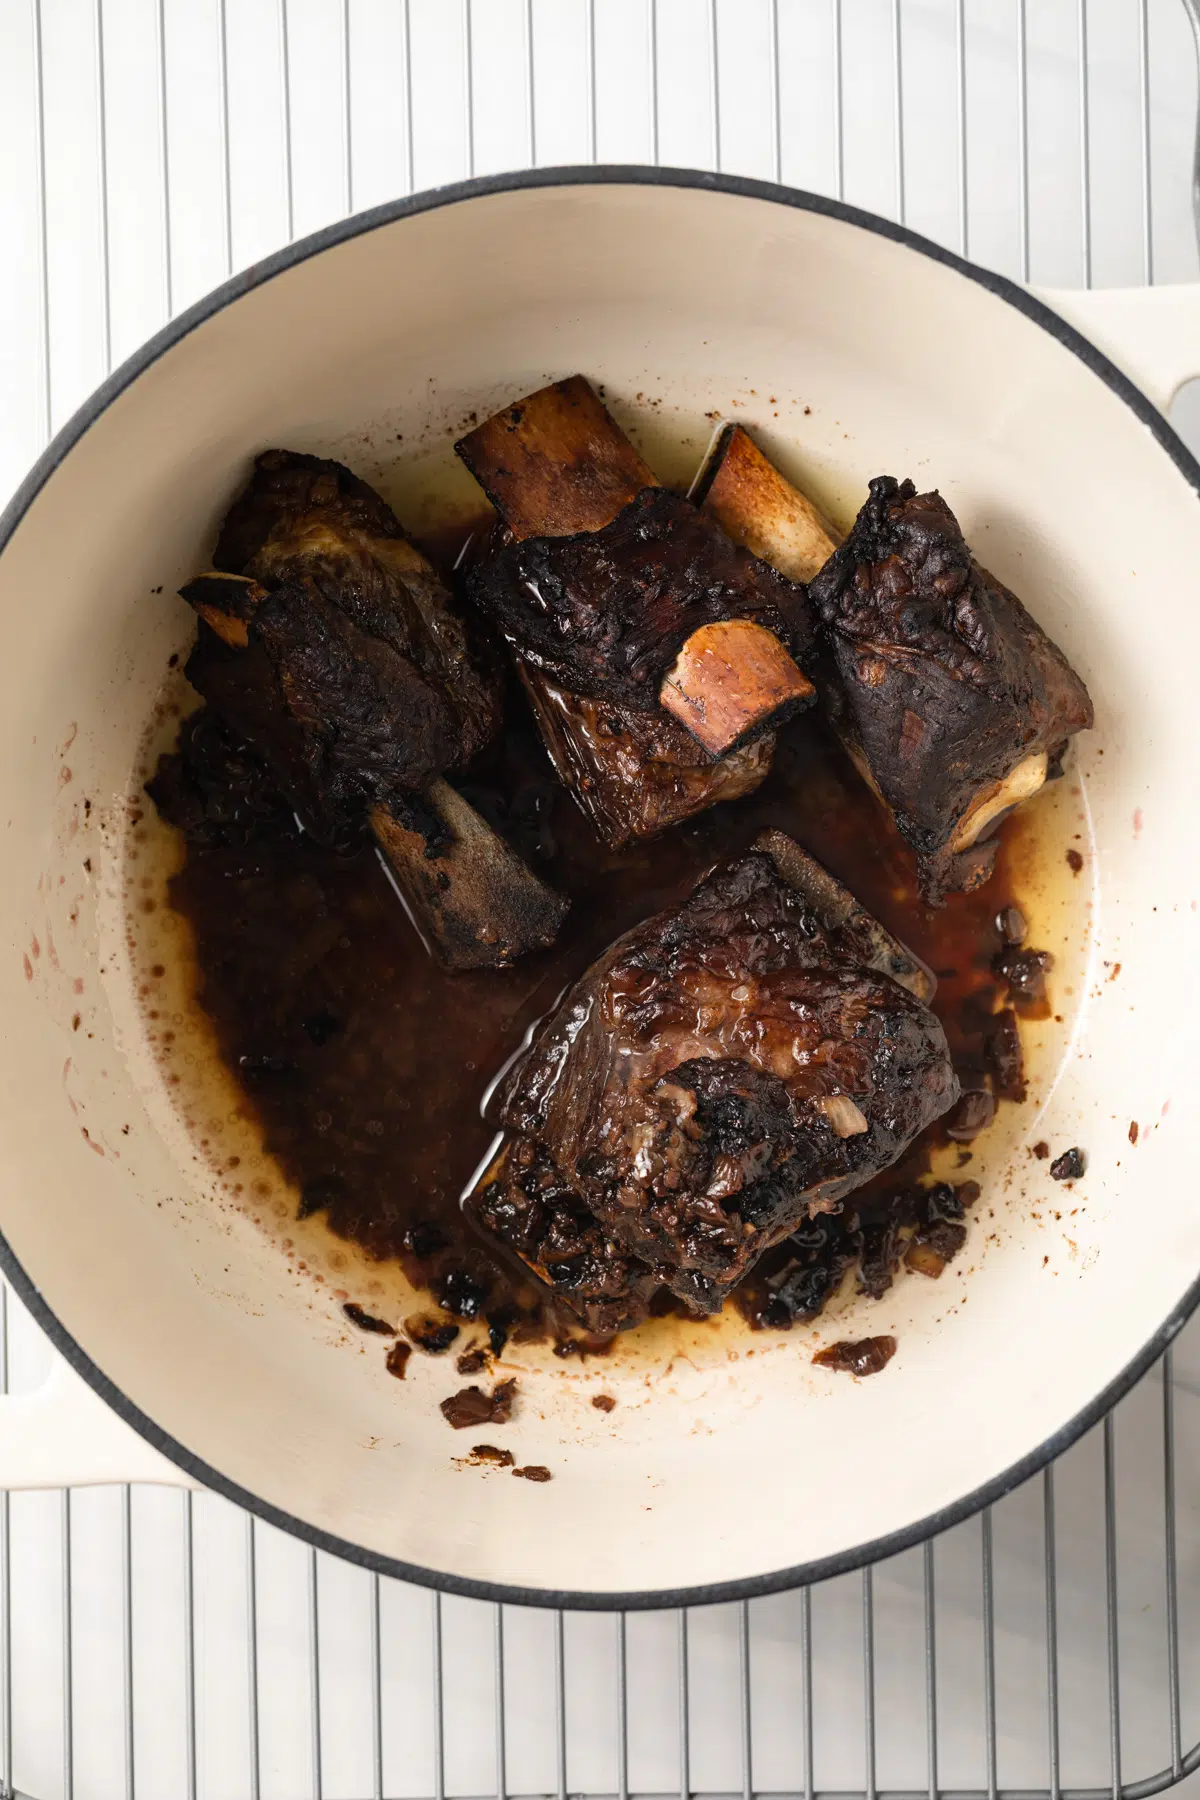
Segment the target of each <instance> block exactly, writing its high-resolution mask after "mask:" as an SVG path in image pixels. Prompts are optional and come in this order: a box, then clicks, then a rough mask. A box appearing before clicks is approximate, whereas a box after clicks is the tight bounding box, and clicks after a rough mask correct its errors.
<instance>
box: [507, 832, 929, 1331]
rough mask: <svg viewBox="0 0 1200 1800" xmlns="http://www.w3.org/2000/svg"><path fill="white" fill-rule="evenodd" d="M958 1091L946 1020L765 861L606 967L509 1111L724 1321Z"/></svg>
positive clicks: (739, 865)
mask: <svg viewBox="0 0 1200 1800" xmlns="http://www.w3.org/2000/svg"><path fill="white" fill-rule="evenodd" d="M957 1097H958V1083H957V1080H956V1079H955V1076H954V1073H953V1070H952V1068H951V1066H950V1059H949V1053H948V1051H947V1047H946V1040H945V1037H944V1035H943V1033H942V1028H941V1026H940V1024H939V1023H938V1021H937V1019H936V1018H935V1017H934V1015H933V1014H932V1013H931V1012H930V1011H929V1010H928V1008H927V1007H926V1006H924V1005H923V1004H922V1003H921V1001H920V1000H918V999H917V998H916V996H915V995H914V994H912V993H911V992H909V991H908V990H907V989H906V988H904V987H902V986H900V985H899V984H898V983H897V982H896V981H894V980H893V979H892V978H891V977H890V976H889V975H886V974H882V973H880V972H878V971H877V970H874V969H871V968H868V967H865V966H864V965H863V963H862V962H861V961H859V960H857V954H856V953H855V954H850V953H847V951H846V950H845V949H840V948H839V947H838V945H837V943H836V942H835V934H833V933H831V932H829V931H827V930H826V929H825V928H824V927H823V926H822V924H821V921H820V919H819V917H818V915H817V913H816V911H815V910H814V908H813V906H812V904H811V903H810V902H809V901H808V900H806V899H805V898H804V896H803V895H802V894H801V893H800V892H798V891H797V889H796V888H794V887H793V886H792V885H791V884H790V883H789V882H788V880H787V879H786V878H785V876H784V875H782V874H781V872H780V869H779V867H778V866H777V863H776V860H775V859H774V858H773V856H772V855H770V854H767V853H766V852H765V851H761V850H760V851H752V852H751V853H749V854H748V855H746V856H744V857H742V858H740V859H738V860H737V861H735V862H732V863H729V864H726V865H723V866H721V867H720V868H718V869H717V870H715V871H714V872H713V873H712V874H711V875H709V876H707V877H706V878H705V879H704V880H703V881H702V882H701V883H700V884H699V886H698V887H697V888H696V889H695V890H694V892H693V893H692V895H691V897H690V898H689V899H688V900H687V901H686V902H685V903H684V904H683V905H682V906H680V907H677V908H676V909H674V910H673V911H670V912H666V913H661V914H659V915H658V916H657V917H655V918H652V919H650V920H648V921H647V922H646V923H645V924H643V925H640V926H638V927H636V928H635V929H634V930H633V931H631V932H629V933H627V934H626V935H625V936H624V937H623V938H621V939H619V940H618V941H617V942H616V943H615V944H614V945H613V946H612V947H611V948H610V949H609V950H608V951H607V952H606V953H605V955H604V956H602V957H601V958H600V959H599V961H598V962H597V963H596V964H594V965H593V967H592V968H591V969H590V970H589V971H588V973H587V974H586V975H585V976H584V977H583V978H582V979H581V980H580V981H579V982H577V983H576V984H575V986H574V987H573V988H572V989H570V990H569V991H568V993H567V995H566V996H565V998H564V999H563V1001H562V1002H561V1003H560V1005H559V1007H558V1008H557V1010H556V1011H555V1012H554V1014H553V1015H551V1017H550V1018H549V1019H548V1020H547V1021H546V1022H545V1023H544V1024H543V1026H542V1027H541V1029H540V1031H539V1032H538V1033H537V1035H536V1036H535V1038H534V1040H533V1042H532V1044H531V1046H530V1048H529V1050H528V1051H527V1053H526V1054H525V1055H524V1057H523V1058H522V1059H521V1061H520V1062H519V1063H518V1064H517V1065H516V1066H515V1067H514V1069H513V1070H512V1071H511V1073H510V1074H509V1076H508V1077H507V1079H506V1081H505V1083H504V1085H503V1087H502V1089H501V1093H500V1118H501V1122H502V1123H503V1124H504V1125H505V1126H506V1127H507V1129H508V1130H509V1131H510V1132H511V1133H512V1134H514V1136H515V1138H516V1139H517V1140H518V1142H523V1143H526V1144H528V1145H531V1146H532V1149H531V1150H523V1151H522V1152H521V1154H522V1155H529V1156H531V1157H532V1158H533V1160H534V1162H535V1163H536V1161H537V1159H538V1158H539V1157H543V1156H544V1157H545V1158H548V1160H549V1163H550V1164H552V1165H553V1168H554V1170H555V1171H556V1174H557V1176H558V1177H559V1178H561V1179H562V1181H563V1182H564V1184H565V1186H566V1188H567V1189H569V1190H570V1192H571V1193H572V1194H573V1195H578V1197H579V1200H580V1201H581V1202H582V1204H583V1205H584V1206H585V1207H586V1209H587V1211H588V1212H589V1213H590V1214H591V1216H592V1217H593V1218H594V1219H596V1220H597V1221H599V1223H600V1224H601V1225H602V1226H603V1227H604V1229H605V1231H606V1232H607V1233H608V1234H610V1235H611V1237H612V1238H613V1239H614V1240H615V1241H616V1242H618V1243H620V1244H621V1245H623V1246H624V1247H625V1249H626V1250H628V1251H629V1252H631V1253H632V1254H633V1255H634V1256H635V1257H637V1258H638V1259H639V1260H640V1261H641V1262H643V1263H645V1264H647V1265H648V1266H649V1267H651V1268H661V1269H662V1270H663V1272H664V1273H665V1276H666V1279H667V1280H668V1282H669V1284H670V1286H671V1287H672V1288H673V1290H674V1291H675V1292H676V1293H677V1294H678V1295H679V1296H680V1297H681V1298H683V1299H685V1300H686V1301H687V1302H688V1304H689V1305H690V1306H692V1307H693V1308H694V1309H695V1310H697V1311H712V1310H715V1309H716V1308H717V1307H718V1306H719V1305H720V1304H721V1302H722V1301H723V1299H724V1298H725V1296H726V1294H727V1293H728V1292H729V1289H730V1288H731V1287H732V1285H733V1284H734V1283H735V1282H736V1281H737V1280H739V1279H740V1277H741V1276H742V1275H743V1274H744V1273H745V1272H746V1270H747V1269H748V1268H749V1267H750V1266H751V1264H752V1263H753V1262H754V1260H755V1258H756V1257H757V1256H758V1255H759V1254H760V1253H761V1251H762V1250H764V1249H765V1248H766V1247H767V1246H768V1245H770V1244H771V1243H773V1242H775V1241H776V1240H778V1239H779V1238H780V1237H782V1236H784V1235H786V1234H787V1233H788V1232H789V1231H791V1230H792V1229H794V1228H795V1226H796V1225H797V1223H798V1222H799V1221H800V1220H802V1219H804V1218H806V1217H808V1216H810V1215H811V1214H813V1213H816V1212H820V1211H825V1210H829V1209H832V1208H836V1207H837V1206H838V1205H839V1203H840V1202H841V1200H842V1198H843V1197H844V1196H845V1195H846V1194H847V1193H849V1192H850V1191H851V1190H852V1189H854V1188H855V1187H857V1186H859V1185H860V1184H861V1183H862V1182H864V1181H866V1180H867V1179H868V1177H870V1176H871V1175H873V1174H875V1173H876V1172H877V1171H878V1170H880V1169H883V1168H885V1167H887V1166H888V1165H889V1164H890V1163H891V1162H893V1161H894V1160H895V1159H896V1158H897V1157H898V1156H899V1155H900V1154H901V1153H902V1152H903V1151H904V1149H905V1148H906V1147H907V1146H908V1144H909V1143H910V1142H911V1141H912V1139H913V1138H914V1137H915V1136H916V1134H917V1133H918V1132H919V1131H921V1130H922V1129H923V1128H924V1127H925V1126H926V1125H927V1124H929V1122H930V1121H931V1120H932V1119H934V1118H936V1117H937V1116H938V1115H939V1114H941V1113H942V1112H944V1111H945V1110H946V1109H947V1108H948V1107H949V1106H950V1105H952V1104H953V1102H954V1101H955V1100H956V1099H957Z"/></svg>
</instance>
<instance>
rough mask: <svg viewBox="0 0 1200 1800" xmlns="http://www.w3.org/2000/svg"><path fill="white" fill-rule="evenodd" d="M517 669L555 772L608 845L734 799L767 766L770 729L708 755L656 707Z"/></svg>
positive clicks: (656, 830) (651, 833)
mask: <svg viewBox="0 0 1200 1800" xmlns="http://www.w3.org/2000/svg"><path fill="white" fill-rule="evenodd" d="M520 674H521V679H522V681H523V683H524V685H525V690H526V692H527V693H528V695H529V703H530V705H531V707H532V708H533V714H534V717H535V719H536V720H537V723H538V727H539V729H540V731H541V734H542V741H543V742H544V743H545V746H546V750H547V753H548V754H549V757H550V760H551V762H552V763H553V764H554V768H555V771H556V772H557V774H558V776H559V779H560V780H561V781H562V783H563V785H564V787H566V788H567V789H568V790H569V791H570V792H571V793H572V794H573V795H574V797H575V801H576V803H577V805H578V806H579V808H580V809H581V811H582V812H583V813H584V814H585V815H586V817H587V818H588V819H590V820H591V822H592V824H593V825H594V826H595V828H596V830H597V831H598V832H599V833H600V836H601V837H602V838H603V839H604V841H605V843H606V844H608V845H609V846H610V848H611V849H614V850H619V849H620V848H621V847H622V846H623V845H624V844H627V843H628V842H629V841H630V839H631V838H650V837H657V836H658V834H659V833H660V832H663V831H666V830H668V829H669V828H670V826H672V825H678V824H680V823H681V822H682V821H683V820H684V819H690V818H692V817H694V815H695V814H696V813H700V812H705V811H707V809H708V808H709V807H710V806H715V805H716V804H717V803H718V801H722V800H740V799H741V798H742V797H743V796H744V795H746V794H752V793H753V792H754V790H755V788H757V787H759V786H761V784H762V782H763V781H764V780H765V779H766V777H767V775H768V774H769V773H770V770H771V757H772V755H773V753H774V750H775V738H774V735H773V734H771V733H768V734H767V735H766V736H765V737H758V738H755V739H754V741H753V743H751V744H744V745H743V746H742V748H741V749H740V750H732V751H730V752H729V753H728V754H727V755H725V756H721V757H718V758H717V759H716V760H715V761H714V760H713V759H712V758H711V757H710V756H709V755H708V753H707V751H705V750H702V749H701V747H700V745H699V744H698V743H697V741H696V739H695V738H694V737H693V736H692V734H691V732H689V731H685V729H684V727H683V726H682V725H680V724H679V723H678V721H677V720H675V719H673V718H671V717H670V715H669V714H668V713H665V712H663V711H662V710H661V708H660V709H659V710H657V711H655V712H639V711H635V710H634V709H633V708H632V707H629V706H625V705H623V704H621V703H619V702H615V701H611V700H588V699H584V698H583V697H582V696H580V695H578V694H570V693H568V692H567V691H566V690H565V689H564V688H561V687H559V686H558V685H557V684H556V683H555V682H552V681H551V680H550V679H549V677H548V676H546V675H543V674H542V673H541V672H540V671H539V670H536V669H521V671H520Z"/></svg>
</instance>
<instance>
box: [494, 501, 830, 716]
mask: <svg viewBox="0 0 1200 1800" xmlns="http://www.w3.org/2000/svg"><path fill="white" fill-rule="evenodd" d="M468 590H469V592H470V594H471V597H472V599H473V601H474V602H475V604H476V605H477V606H478V607H479V609H480V611H481V612H483V613H484V614H485V615H486V616H487V617H489V618H491V619H493V620H494V621H495V623H496V624H497V626H498V627H499V628H500V630H501V631H502V632H503V633H504V635H505V637H506V638H507V639H508V641H509V643H510V644H511V645H512V647H513V649H514V651H515V652H516V654H517V655H518V657H520V658H521V659H522V660H523V661H524V662H526V663H528V664H530V665H531V666H532V667H533V668H535V669H539V670H541V671H542V672H543V673H545V674H546V675H548V676H549V677H550V678H551V680H553V681H555V682H558V683H560V684H561V685H562V686H563V687H564V688H566V689H567V690H568V691H569V692H570V693H572V694H578V695H583V696H586V697H589V698H594V699H603V700H611V701H614V702H618V703H620V704H621V705H624V706H627V707H630V708H632V709H634V710H635V711H639V712H649V711H652V710H654V709H656V708H657V707H658V704H659V690H660V687H661V685H662V682H663V679H664V677H665V676H666V674H667V672H668V671H669V670H670V669H671V667H672V665H673V664H674V662H675V660H676V658H677V657H678V655H679V652H680V650H681V649H682V647H683V645H684V643H685V642H686V640H687V639H688V638H689V637H690V636H691V635H692V634H693V633H694V632H696V631H697V630H699V629H700V628H701V627H702V626H704V625H708V624H712V623H714V622H717V621H722V620H729V619H751V620H753V621H755V622H756V623H758V624H760V625H762V626H764V627H765V628H766V629H767V630H769V631H770V632H772V633H773V634H774V635H775V636H776V637H778V638H779V639H780V641H781V642H783V643H784V644H785V645H786V646H787V648H788V649H789V650H790V651H791V652H792V654H793V656H796V657H797V658H801V657H803V655H804V654H805V653H806V652H807V650H808V648H809V646H810V642H811V633H810V630H809V626H808V615H807V611H806V609H805V607H804V601H803V594H802V591H801V590H800V589H799V588H797V587H795V586H794V585H793V584H792V583H791V582H789V581H786V580H785V579H784V578H783V576H781V575H779V574H777V573H776V572H775V570H773V569H769V568H768V567H767V565H766V564H765V563H761V562H759V561H758V559H757V558H756V557H753V556H751V555H750V553H749V552H748V551H746V550H742V549H739V548H738V547H737V546H735V545H734V544H732V543H731V542H730V540H729V539H728V538H727V537H726V536H725V534H724V533H723V532H722V531H721V529H720V527H719V526H718V525H716V524H715V523H714V522H713V521H712V520H711V519H708V518H707V517H705V515H704V514H702V513H700V512H698V511H697V509H696V508H695V507H694V506H692V505H691V504H690V503H689V502H688V501H687V500H684V499H682V498H681V497H680V496H679V495H678V494H673V493H671V492H670V491H669V490H667V489H665V488H647V489H645V490H644V491H643V492H642V493H640V494H639V495H638V496H637V498H636V499H635V500H633V501H631V502H630V504H629V505H628V506H626V507H624V508H623V509H622V511H621V512H620V513H618V515H617V517H616V518H615V519H614V520H613V521H612V523H611V524H609V525H606V526H604V527H603V528H602V529H601V530H599V531H584V532H578V533H576V534H575V535H573V536H570V537H530V538H525V539H523V540H521V541H519V542H516V543H512V544H509V545H508V546H507V547H506V548H504V549H503V550H501V551H500V552H499V553H498V554H497V555H496V556H495V557H493V558H492V559H491V560H489V561H487V562H485V563H483V564H481V565H480V566H479V567H478V568H476V569H474V570H472V572H471V574H470V576H469V577H468Z"/></svg>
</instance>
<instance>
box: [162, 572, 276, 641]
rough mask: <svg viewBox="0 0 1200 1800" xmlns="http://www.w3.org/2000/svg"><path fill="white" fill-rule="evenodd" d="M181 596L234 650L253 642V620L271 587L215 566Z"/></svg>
mask: <svg viewBox="0 0 1200 1800" xmlns="http://www.w3.org/2000/svg"><path fill="white" fill-rule="evenodd" d="M179 597H180V599H181V600H186V601H187V603H188V605H189V606H191V607H194V608H195V610H196V612H197V613H199V615H200V617H201V618H202V619H203V620H204V623H205V624H206V625H207V626H209V627H210V628H211V629H212V630H213V631H215V632H216V634H217V636H218V637H219V638H220V639H221V641H222V643H225V644H228V645H229V647H230V649H231V650H244V649H245V648H246V646H247V644H248V643H249V642H250V637H249V626H250V621H251V619H252V618H253V617H254V614H255V612H256V610H257V608H258V607H259V606H260V605H261V603H262V602H263V601H264V600H265V599H266V597H267V590H266V588H264V587H261V586H260V585H259V583H258V582H257V581H251V580H250V578H249V576H247V575H224V574H222V573H221V572H220V570H217V569H213V570H210V571H209V572H208V573H207V574H204V575H197V576H196V578H195V580H194V581H189V582H187V583H186V585H185V586H183V587H181V588H180V590H179Z"/></svg>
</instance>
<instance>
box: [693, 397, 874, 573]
mask: <svg viewBox="0 0 1200 1800" xmlns="http://www.w3.org/2000/svg"><path fill="white" fill-rule="evenodd" d="M691 498H692V499H693V500H694V501H695V502H696V504H697V505H698V506H700V507H701V508H702V509H703V510H704V511H705V512H706V513H710V514H711V515H712V517H713V518H714V519H715V520H716V521H717V523H718V525H720V526H721V528H722V530H723V531H724V532H725V534H726V535H727V536H728V537H731V538H732V539H733V541H734V543H735V544H743V545H745V547H746V549H747V550H750V551H752V552H753V554H754V555H755V556H759V557H761V558H762V560H763V562H767V563H770V564H771V565H772V567H774V568H776V569H778V570H779V573H780V574H781V575H786V576H787V577H788V579H789V581H811V580H812V578H813V576H814V575H815V574H816V572H817V570H818V569H820V568H823V567H824V565H825V563H826V562H828V560H829V558H830V557H831V556H832V555H833V553H834V551H835V550H836V549H837V546H838V543H839V542H840V539H839V538H838V535H837V533H836V532H835V530H834V528H833V526H832V525H830V523H829V522H828V520H827V519H825V518H823V517H822V515H821V513H820V512H818V510H817V508H816V507H815V506H814V505H813V503H812V501H811V500H809V499H807V498H806V497H805V496H804V495H803V494H802V493H801V492H800V490H799V489H798V488H795V487H793V486H792V484H791V482H790V481H788V479H787V478H786V476H784V475H781V474H780V472H779V470H778V469H777V468H776V467H775V465H774V464H773V463H771V462H769V461H768V460H767V458H766V457H765V456H764V455H763V453H762V451H761V450H760V449H759V448H758V445H757V444H756V443H755V442H754V440H753V438H752V437H751V436H750V434H749V432H747V431H744V430H743V429H742V427H741V426H740V425H722V426H721V427H720V428H719V430H718V432H717V435H716V437H715V438H714V439H713V442H712V445H711V447H710V449H709V452H708V455H707V456H706V457H705V459H704V463H703V466H702V467H701V470H700V473H699V474H698V475H697V477H696V479H695V481H694V482H693V484H692V492H691Z"/></svg>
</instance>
